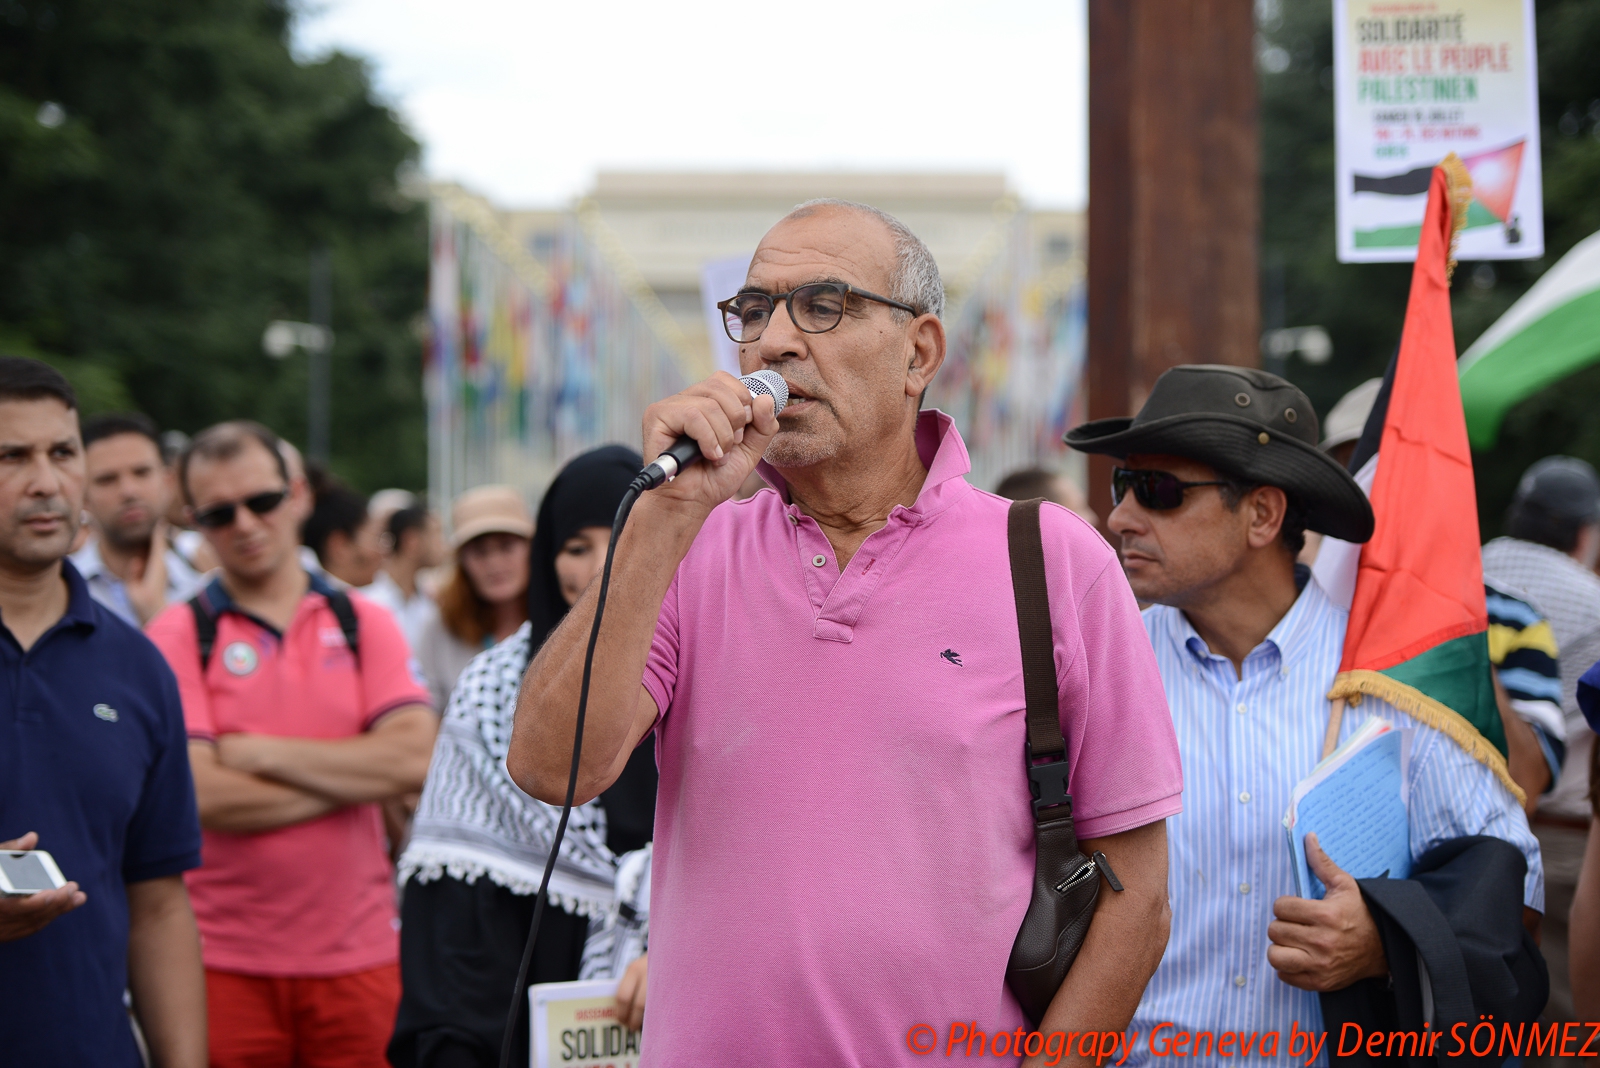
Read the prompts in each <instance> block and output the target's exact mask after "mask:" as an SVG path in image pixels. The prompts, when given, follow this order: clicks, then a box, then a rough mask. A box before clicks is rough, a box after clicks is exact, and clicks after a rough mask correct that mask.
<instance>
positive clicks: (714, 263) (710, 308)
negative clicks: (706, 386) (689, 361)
mask: <svg viewBox="0 0 1600 1068" xmlns="http://www.w3.org/2000/svg"><path fill="white" fill-rule="evenodd" d="M751 255H752V256H753V255H754V253H751ZM749 270H750V256H730V257H728V258H727V259H724V260H710V261H708V262H706V263H703V264H701V265H700V306H701V308H702V309H703V310H704V311H705V315H706V333H707V334H708V335H710V337H711V362H712V365H713V366H714V367H716V369H717V370H719V371H726V372H728V373H729V374H730V375H733V376H734V377H735V378H737V377H739V346H738V345H736V344H734V343H733V341H732V340H730V339H729V337H728V332H727V331H726V330H724V329H723V327H722V313H721V312H720V311H718V310H717V301H719V300H727V299H728V298H729V297H731V296H733V295H734V294H735V293H737V292H739V287H740V286H742V285H744V277H745V273H746V272H747V271H749Z"/></svg>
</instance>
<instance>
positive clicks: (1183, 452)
mask: <svg viewBox="0 0 1600 1068" xmlns="http://www.w3.org/2000/svg"><path fill="white" fill-rule="evenodd" d="M1066 441H1067V444H1069V445H1071V446H1072V447H1074V448H1076V449H1079V450H1081V451H1084V452H1093V453H1103V454H1108V455H1110V456H1113V457H1116V458H1117V459H1118V460H1119V461H1120V466H1118V467H1116V468H1114V469H1113V474H1112V480H1113V481H1112V498H1113V501H1114V502H1115V509H1114V510H1113V511H1112V513H1111V516H1110V518H1109V520H1108V525H1109V526H1110V528H1111V530H1112V532H1113V533H1115V534H1116V535H1118V536H1119V537H1120V538H1121V540H1122V546H1121V557H1122V566H1123V570H1124V572H1125V573H1126V574H1127V576H1128V581H1129V583H1130V585H1132V587H1133V591H1134V593H1135V595H1136V596H1137V597H1138V598H1139V600H1140V601H1141V602H1144V603H1147V604H1150V605H1151V607H1150V608H1148V609H1147V610H1146V611H1145V613H1144V619H1145V627H1146V630H1147V631H1148V633H1149V635H1150V641H1151V644H1152V645H1153V646H1154V648H1155V651H1156V661H1157V664H1158V665H1159V668H1160V671H1161V677H1162V681H1163V682H1164V684H1165V686H1166V691H1167V700H1168V703H1169V704H1170V706H1171V708H1172V718H1173V722H1174V725H1175V726H1176V728H1177V733H1178V748H1179V753H1180V755H1181V758H1182V761H1183V773H1184V785H1185V791H1184V809H1183V812H1182V814H1180V815H1177V816H1173V817H1171V818H1170V819H1169V820H1168V840H1169V842H1170V850H1171V852H1170V866H1169V871H1170V873H1171V874H1170V896H1171V900H1172V911H1173V920H1172V936H1171V941H1170V943H1169V945H1168V947H1167V953H1166V956H1165V957H1164V958H1163V960H1162V962H1161V966H1160V968H1159V969H1158V970H1157V971H1156V974H1155V977H1154V978H1153V979H1152V980H1151V981H1150V984H1149V986H1148V988H1147V989H1146V991H1145V994H1144V998H1143V1000H1142V1001H1141V1002H1140V1005H1139V1010H1138V1013H1137V1014H1136V1015H1135V1017H1134V1020H1133V1024H1132V1025H1131V1026H1132V1028H1133V1029H1134V1030H1136V1031H1139V1032H1140V1033H1142V1034H1144V1035H1146V1036H1150V1035H1151V1031H1152V1029H1153V1028H1156V1027H1157V1026H1158V1025H1161V1024H1166V1023H1170V1024H1172V1025H1175V1031H1174V1030H1173V1029H1172V1028H1163V1030H1162V1032H1161V1036H1162V1037H1165V1038H1166V1039H1167V1040H1169V1041H1170V1040H1171V1038H1172V1036H1173V1034H1175V1033H1176V1032H1177V1031H1190V1032H1199V1031H1211V1032H1214V1033H1216V1034H1219V1035H1220V1034H1222V1033H1223V1032H1224V1031H1233V1032H1237V1033H1239V1034H1241V1035H1249V1034H1252V1033H1262V1034H1266V1033H1268V1032H1272V1031H1277V1032H1279V1033H1281V1035H1282V1040H1283V1041H1284V1042H1286V1043H1287V1042H1288V1041H1289V1040H1290V1036H1291V1034H1292V1033H1293V1029H1295V1028H1297V1029H1298V1030H1299V1031H1301V1032H1307V1031H1309V1032H1311V1033H1313V1034H1320V1033H1321V1032H1322V1031H1323V1029H1324V1025H1323V1019H1322V1008H1321V1006H1320V1004H1319V1000H1318V993H1319V992H1325V991H1336V990H1342V989H1344V988H1347V987H1350V986H1351V985H1352V984H1354V983H1356V982H1358V981H1359V980H1362V979H1365V978H1369V977H1376V978H1381V977H1383V976H1385V975H1387V974H1389V968H1388V961H1387V959H1386V956H1385V951H1384V942H1383V941H1382V940H1381V939H1380V937H1379V930H1378V927H1377V925H1376V924H1375V922H1374V920H1373V917H1372V915H1371V914H1370V913H1369V910H1368V906H1367V904H1366V903H1365V901H1364V898H1363V896H1362V892H1361V890H1360V888H1358V887H1357V885H1356V882H1355V880H1354V879H1353V878H1352V877H1351V876H1350V875H1349V874H1347V873H1345V872H1343V871H1341V870H1340V869H1339V868H1338V867H1337V866H1336V865H1335V864H1334V863H1333V861H1331V860H1330V859H1329V858H1328V857H1327V855H1326V854H1325V853H1323V851H1322V849H1321V848H1320V846H1315V845H1312V844H1310V843H1309V841H1308V845H1307V852H1308V854H1309V859H1310V864H1311V868H1312V870H1313V871H1314V872H1315V873H1316V875H1317V876H1318V877H1319V878H1320V879H1321V880H1322V882H1323V883H1324V884H1325V885H1326V886H1327V888H1328V891H1327V894H1326V896H1325V897H1324V898H1323V899H1321V900H1309V899H1304V898H1299V897H1295V896H1292V895H1293V882H1292V876H1291V873H1290V865H1289V854H1288V848H1287V845H1286V841H1285V836H1284V830H1283V824H1282V820H1283V815H1284V813H1285V812H1286V811H1287V810H1288V805H1289V794H1290V791H1291V790H1292V789H1293V788H1294V786H1295V784H1296V783H1298V782H1299V781H1300V780H1301V779H1302V778H1304V777H1305V776H1306V775H1307V774H1308V773H1309V772H1310V771H1311V770H1312V768H1313V767H1314V766H1315V764H1316V763H1317V761H1318V759H1319V757H1320V756H1321V751H1322V742H1323V735H1324V732H1325V730H1326V726H1327V720H1328V712H1329V702H1328V700H1327V698H1326V694H1327V693H1328V689H1329V687H1330V686H1331V685H1332V683H1333V678H1334V675H1335V674H1336V673H1337V671H1338V668H1339V659H1340V653H1341V650H1342V648H1343V645H1344V633H1345V624H1346V619H1347V613H1346V612H1345V611H1344V610H1342V609H1340V608H1338V607H1337V606H1335V605H1334V604H1333V602H1331V601H1330V600H1329V599H1328V597H1327V596H1326V595H1325V594H1324V593H1323V591H1322V590H1321V588H1320V587H1319V586H1318V585H1317V583H1316V581H1315V580H1314V579H1312V578H1311V575H1310V572H1309V571H1308V570H1307V569H1306V568H1304V567H1301V566H1297V565H1296V562H1295V555H1296V553H1298V552H1299V550H1300V547H1301V545H1302V543H1303V539H1304V535H1305V532H1306V531H1307V530H1315V531H1320V532H1322V533H1324V534H1328V535H1331V536H1333V537H1336V538H1342V539H1344V540H1346V541H1355V542H1364V541H1366V540H1367V539H1368V538H1370V537H1371V536H1372V529H1373V517H1372V508H1371V506H1370V505H1369V504H1368V502H1367V498H1366V495H1365V494H1364V493H1362V491H1361V488H1360V487H1359V486H1358V485H1357V484H1356V482H1355V480H1354V479H1352V478H1351V477H1350V475H1349V473H1348V472H1346V471H1345V469H1344V468H1343V467H1341V466H1340V465H1339V464H1338V462H1337V461H1335V460H1333V459H1332V458H1330V457H1329V456H1327V455H1326V454H1325V453H1323V452H1322V451H1321V450H1319V449H1318V447H1317V446H1318V434H1317V416H1316V413H1315V412H1314V411H1313V410H1312V407H1311V402H1310V401H1309V400H1308V399H1307V398H1306V395H1305V394H1304V393H1302V392H1301V391H1300V390H1299V389H1297V388H1296V387H1295V386H1293V385H1292V384H1290V383H1289V382H1286V381H1284V380H1283V379H1281V378H1278V377H1277V376H1275V375H1271V374H1267V373H1265V372H1262V371H1258V370H1255V369H1252V368H1243V367H1224V366H1185V367H1175V368H1173V369H1172V370H1170V371H1168V372H1167V373H1166V374H1164V375H1162V376H1161V378H1160V379H1159V380H1157V382H1156V385H1155V388H1154V389H1153V390H1152V391H1151V393H1150V398H1149V400H1148V401H1146V403H1145V405H1144V407H1143V408H1142V409H1141V410H1140V411H1139V414H1138V415H1136V416H1134V417H1133V418H1132V419H1128V418H1118V419H1100V420H1096V421H1095V422H1092V423H1086V424H1084V425H1083V426H1080V427H1077V428H1075V429H1074V430H1072V431H1071V432H1069V433H1068V434H1067V437H1066ZM1374 717H1377V718H1379V719H1382V720H1386V721H1389V722H1391V723H1393V724H1395V725H1396V726H1398V727H1401V728H1403V729H1406V730H1409V731H1411V732H1412V736H1411V748H1410V766H1409V788H1410V800H1409V806H1408V810H1409V820H1410V832H1411V850H1412V855H1413V857H1416V856H1420V855H1421V854H1422V853H1424V852H1425V851H1427V850H1428V849H1429V848H1430V847H1432V846H1434V845H1436V844H1438V843H1439V842H1441V841H1443V840H1446V839H1453V838H1459V837H1461V836H1465V835H1490V836H1494V837H1498V838H1502V839H1505V840H1506V841H1509V842H1511V843H1512V844H1513V845H1515V846H1516V847H1517V848H1519V849H1520V850H1521V851H1522V852H1523V854H1524V855H1525V856H1526V858H1527V862H1528V875H1527V878H1526V881H1525V883H1524V885H1523V900H1524V903H1525V905H1527V906H1531V907H1532V908H1534V909H1536V910H1542V908H1543V905H1544V886H1543V873H1542V870H1541V868H1540V866H1539V847H1538V845H1537V843H1536V842H1535V840H1534V839H1533V836H1532V835H1531V834H1530V833H1529V831H1528V825H1527V821H1526V819H1525V818H1524V816H1523V813H1522V809H1521V808H1520V807H1519V805H1518V804H1517V801H1516V799H1515V798H1513V797H1512V796H1511V795H1510V793H1508V792H1507V791H1506V790H1505V789H1504V788H1503V787H1502V786H1501V785H1500V784H1499V782H1498V780H1497V779H1496V778H1495V777H1494V775H1493V774H1492V773H1491V772H1490V771H1489V770H1488V768H1486V767H1485V766H1484V765H1482V764H1480V763H1478V762H1477V761H1476V760H1474V759H1473V758H1472V757H1471V756H1470V755H1468V754H1467V752H1466V751H1465V750H1463V749H1462V748H1461V747H1460V746H1459V745H1457V744H1456V743H1455V742H1453V741H1451V740H1450V739H1449V738H1447V737H1445V736H1444V735H1443V734H1441V733H1439V732H1437V731H1435V730H1433V729H1432V728H1430V727H1427V726H1425V725H1423V724H1422V723H1419V722H1417V721H1415V720H1413V719H1411V718H1410V717H1408V716H1406V715H1405V714H1404V713H1402V712H1400V711H1398V710H1396V709H1395V708H1394V707H1392V706H1391V705H1389V704H1387V703H1386V702H1384V701H1380V700H1377V699H1375V698H1371V697H1367V698H1364V699H1363V700H1362V702H1361V703H1360V705H1359V706H1357V707H1354V708H1351V709H1350V710H1348V711H1347V712H1346V713H1345V714H1344V720H1343V724H1342V730H1341V735H1340V736H1341V738H1347V737H1349V736H1350V735H1351V734H1352V733H1354V732H1355V731H1356V730H1357V729H1358V728H1360V727H1361V725H1362V724H1363V723H1365V722H1366V721H1367V720H1368V719H1371V718H1374ZM1262 1052H1267V1051H1266V1050H1264V1049H1263V1051H1262ZM1274 1052H1277V1051H1274ZM1304 1052H1305V1054H1306V1055H1307V1058H1308V1059H1307V1061H1305V1062H1303V1063H1310V1062H1311V1061H1313V1060H1320V1061H1325V1058H1326V1057H1327V1055H1328V1054H1329V1053H1330V1052H1332V1051H1331V1050H1315V1049H1309V1048H1308V1049H1306V1050H1304ZM1149 1056H1150V1047H1149V1042H1148V1040H1146V1041H1144V1042H1141V1043H1140V1047H1139V1048H1138V1049H1137V1050H1136V1052H1135V1056H1134V1058H1133V1061H1134V1062H1140V1061H1145V1060H1148V1058H1149Z"/></svg>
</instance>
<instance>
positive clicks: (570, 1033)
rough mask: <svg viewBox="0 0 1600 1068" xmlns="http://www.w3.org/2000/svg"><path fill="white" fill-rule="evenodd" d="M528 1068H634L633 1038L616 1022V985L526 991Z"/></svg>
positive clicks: (590, 982) (595, 982)
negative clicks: (529, 1040) (529, 1033)
mask: <svg viewBox="0 0 1600 1068" xmlns="http://www.w3.org/2000/svg"><path fill="white" fill-rule="evenodd" d="M528 1015H529V1018H530V1019H531V1020H532V1022H533V1042H532V1044H531V1048H530V1054H531V1055H530V1057H529V1062H530V1068H636V1066H637V1065H638V1063H639V1032H638V1031H630V1030H628V1028H627V1027H625V1026H623V1024H622V1023H621V1022H620V1021H619V1020H618V1019H617V981H616V980H615V979H580V980H578V981H577V982H572V983H538V984H535V985H534V986H531V987H529V988H528Z"/></svg>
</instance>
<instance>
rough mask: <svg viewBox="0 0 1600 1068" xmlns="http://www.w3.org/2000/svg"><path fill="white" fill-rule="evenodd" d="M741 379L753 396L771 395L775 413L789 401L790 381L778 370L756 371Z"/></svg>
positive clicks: (781, 409) (773, 412)
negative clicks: (784, 378) (785, 379)
mask: <svg viewBox="0 0 1600 1068" xmlns="http://www.w3.org/2000/svg"><path fill="white" fill-rule="evenodd" d="M739 381H741V382H743V383H744V385H745V388H746V389H748V390H749V391H750V395H751V396H752V397H763V396H765V397H771V398H772V414H773V415H777V414H778V413H779V412H781V411H783V407H784V405H786V404H788V403H789V383H787V382H785V381H784V380H783V376H782V375H780V374H779V373H778V372H776V371H767V370H761V371H756V372H754V373H753V374H748V375H745V376H744V377H743V378H741V379H739Z"/></svg>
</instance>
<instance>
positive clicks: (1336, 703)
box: [1322, 697, 1344, 760]
mask: <svg viewBox="0 0 1600 1068" xmlns="http://www.w3.org/2000/svg"><path fill="white" fill-rule="evenodd" d="M1343 722H1344V698H1343V697H1335V698H1334V699H1333V708H1332V709H1330V710H1329V711H1328V733H1327V734H1325V735H1323V736H1322V759H1323V760H1327V759H1328V757H1330V756H1332V755H1333V751H1334V750H1335V749H1337V748H1339V726H1340V724H1342V723H1343Z"/></svg>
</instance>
